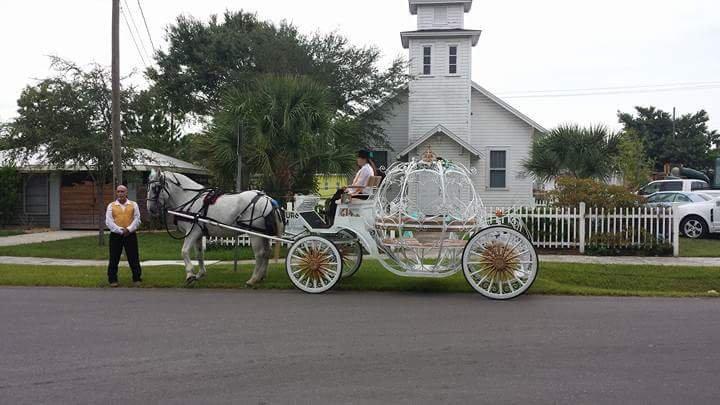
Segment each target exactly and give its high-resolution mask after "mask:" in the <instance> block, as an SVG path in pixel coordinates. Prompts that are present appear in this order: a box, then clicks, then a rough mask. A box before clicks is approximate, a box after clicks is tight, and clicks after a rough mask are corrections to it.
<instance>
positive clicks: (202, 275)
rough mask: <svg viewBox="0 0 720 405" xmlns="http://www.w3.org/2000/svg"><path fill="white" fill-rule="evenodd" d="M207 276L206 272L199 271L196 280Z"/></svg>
mask: <svg viewBox="0 0 720 405" xmlns="http://www.w3.org/2000/svg"><path fill="white" fill-rule="evenodd" d="M203 278H205V273H198V274H196V275H195V281H199V280H200V279H203Z"/></svg>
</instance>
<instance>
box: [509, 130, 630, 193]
mask: <svg viewBox="0 0 720 405" xmlns="http://www.w3.org/2000/svg"><path fill="white" fill-rule="evenodd" d="M619 139H620V138H619V136H618V134H616V133H614V132H611V131H609V130H608V129H607V127H605V126H603V125H597V126H590V127H585V128H583V127H580V126H578V125H576V124H565V125H560V126H559V127H557V128H555V129H553V130H552V131H550V133H549V134H547V135H545V136H542V137H539V138H536V139H535V140H534V141H533V145H532V150H531V151H530V157H529V158H528V159H527V160H525V162H523V166H524V167H525V170H526V171H527V172H528V173H530V174H531V175H533V176H534V177H535V178H536V179H538V180H541V181H548V180H552V179H556V178H557V177H560V176H572V177H576V178H592V179H597V180H606V179H608V178H609V177H611V176H612V175H613V174H614V173H616V171H617V170H616V167H615V162H616V156H617V155H618V144H619Z"/></svg>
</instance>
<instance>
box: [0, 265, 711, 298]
mask: <svg viewBox="0 0 720 405" xmlns="http://www.w3.org/2000/svg"><path fill="white" fill-rule="evenodd" d="M251 271H252V266H249V265H244V266H241V268H240V270H239V271H238V272H237V273H234V272H233V271H232V266H230V265H217V266H210V267H209V268H208V277H207V278H206V279H204V280H202V281H200V282H198V283H196V284H195V285H194V287H193V288H244V283H245V281H246V280H247V279H248V278H249V277H250V273H251ZM120 276H121V284H122V285H123V286H128V285H129V284H130V272H129V270H128V269H127V268H123V269H121V272H120ZM105 277H106V276H105V269H104V268H100V267H76V268H75V267H49V266H48V267H46V266H14V265H0V285H14V286H68V287H104V286H106V285H107V282H106V278H105ZM143 278H144V283H143V284H144V287H162V288H179V287H183V281H184V272H183V270H182V267H180V266H172V267H146V268H145V269H144V270H143ZM261 288H281V289H287V288H292V287H291V284H290V281H289V280H288V278H287V276H286V275H285V271H284V266H283V265H281V264H275V265H272V266H271V269H270V272H269V275H268V279H267V280H266V281H265V283H264V284H263V285H262V286H261ZM336 288H338V289H340V290H368V291H406V292H420V291H422V292H471V289H470V287H469V286H468V285H467V284H466V282H465V279H464V278H463V276H462V274H455V275H454V276H452V277H449V278H445V279H428V278H424V279H423V278H406V277H399V276H395V275H393V274H391V273H389V272H387V271H385V270H384V269H382V268H381V266H380V264H379V263H378V262H376V261H373V260H368V261H367V262H366V263H365V264H363V267H362V268H361V269H360V271H359V272H358V274H356V275H355V276H354V277H352V278H350V279H348V280H342V281H341V282H340V284H338V286H337V287H336ZM709 290H718V291H720V269H714V268H707V267H705V268H699V267H697V268H696V267H651V266H624V265H607V266H605V265H587V264H583V265H579V264H561V263H544V264H543V265H542V269H541V271H540V276H539V278H538V280H537V281H536V282H535V284H534V285H533V287H532V288H531V289H530V293H532V294H560V295H609V296H673V297H674V296H715V294H709V293H708V291H709Z"/></svg>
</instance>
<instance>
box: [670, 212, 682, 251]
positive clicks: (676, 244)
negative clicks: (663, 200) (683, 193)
mask: <svg viewBox="0 0 720 405" xmlns="http://www.w3.org/2000/svg"><path fill="white" fill-rule="evenodd" d="M677 208H678V203H673V206H672V218H673V228H672V229H673V230H672V232H673V239H672V243H673V256H675V257H678V256H680V213H679V212H678V209H677Z"/></svg>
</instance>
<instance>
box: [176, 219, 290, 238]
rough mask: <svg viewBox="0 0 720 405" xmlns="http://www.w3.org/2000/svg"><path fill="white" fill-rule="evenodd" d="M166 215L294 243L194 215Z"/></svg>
mask: <svg viewBox="0 0 720 405" xmlns="http://www.w3.org/2000/svg"><path fill="white" fill-rule="evenodd" d="M168 214H172V215H175V216H178V217H180V218H185V219H191V220H193V221H195V220H197V221H198V222H202V223H204V224H208V225H213V226H217V227H218V228H224V229H228V230H231V231H235V232H238V233H244V234H247V235H252V236H257V237H260V238H265V239H270V240H274V241H278V242H284V243H293V242H294V241H293V240H292V239H284V238H279V237H277V236H271V235H266V234H264V233H260V232H255V231H250V230H247V229H243V228H240V227H237V226H232V225H227V224H223V223H222V222H217V221H213V220H211V219H207V218H203V217H195V216H194V215H190V214H186V213H183V212H177V211H168Z"/></svg>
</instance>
